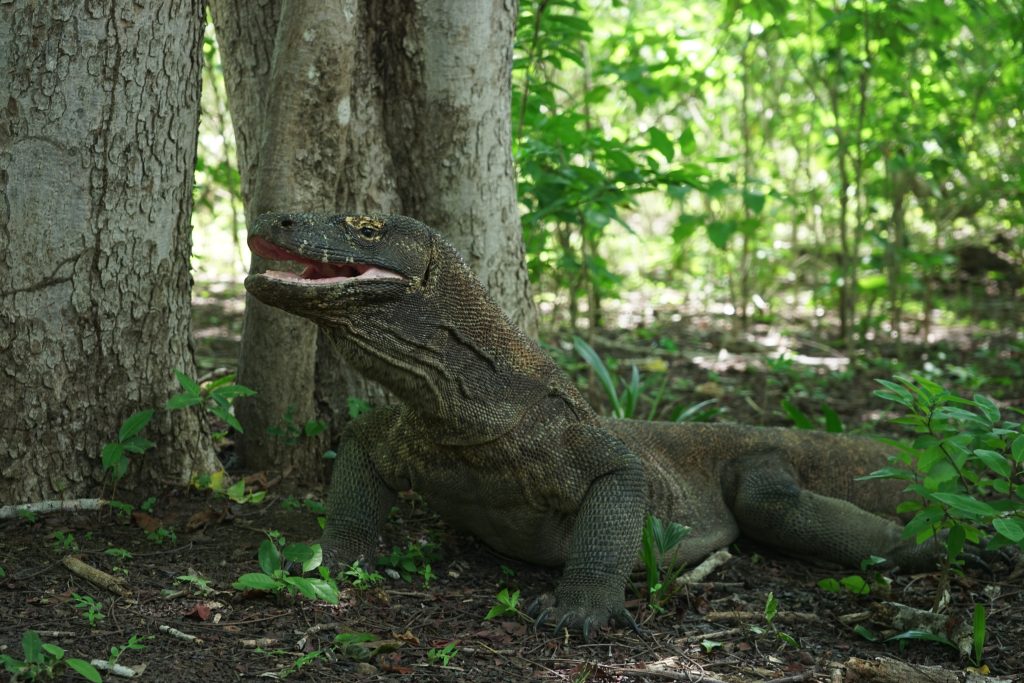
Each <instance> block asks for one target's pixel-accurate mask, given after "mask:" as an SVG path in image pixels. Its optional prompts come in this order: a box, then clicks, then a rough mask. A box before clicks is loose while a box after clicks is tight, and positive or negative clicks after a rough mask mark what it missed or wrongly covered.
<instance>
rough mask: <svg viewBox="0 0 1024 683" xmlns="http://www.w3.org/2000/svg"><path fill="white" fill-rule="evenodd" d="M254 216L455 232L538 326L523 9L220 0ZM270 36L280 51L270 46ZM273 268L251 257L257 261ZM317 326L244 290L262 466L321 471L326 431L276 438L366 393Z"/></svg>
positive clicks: (246, 348)
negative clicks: (515, 154)
mask: <svg viewBox="0 0 1024 683" xmlns="http://www.w3.org/2000/svg"><path fill="white" fill-rule="evenodd" d="M211 9H212V11H213V17H214V24H215V25H216V27H217V35H218V39H219V40H220V44H221V56H222V60H223V64H224V70H225V83H226V85H227V90H228V99H229V105H230V108H231V112H232V118H233V120H234V125H235V130H236V132H237V136H238V142H239V144H238V146H239V158H240V165H241V173H242V178H243V197H244V200H245V203H246V212H247V215H248V217H249V219H250V220H251V219H253V218H254V217H255V216H256V215H258V214H259V213H261V212H263V211H268V210H275V211H288V210H304V211H337V212H359V211H380V212H385V213H402V214H406V215H410V216H413V217H416V218H418V219H420V220H422V221H424V222H426V223H428V224H429V225H432V226H433V227H435V228H437V229H439V230H441V231H443V232H445V233H447V235H448V236H449V237H450V238H451V239H452V241H453V242H454V243H455V245H456V246H457V247H458V248H459V249H460V251H461V252H462V254H463V256H465V257H466V259H467V261H468V262H469V263H470V265H471V266H472V267H473V268H474V269H475V270H476V271H477V273H478V274H479V275H480V276H481V279H482V280H483V282H484V283H485V285H486V286H487V287H488V289H489V291H490V292H491V294H492V295H494V297H495V298H496V299H497V300H498V302H499V303H500V304H501V305H502V306H503V307H504V309H505V310H506V311H507V312H508V313H509V315H510V316H511V317H512V318H513V319H514V320H516V321H517V322H520V323H521V324H523V325H524V326H525V327H526V328H527V330H529V331H530V332H534V331H535V329H536V315H535V311H534V309H533V305H532V301H531V299H530V297H529V283H528V279H527V273H526V268H525V265H524V261H523V244H522V235H521V228H520V223H519V213H518V210H517V205H516V184H515V173H514V169H513V165H512V158H511V123H510V121H511V118H510V117H511V114H510V93H509V88H510V73H511V68H512V41H513V36H514V31H515V16H516V11H517V9H518V8H517V3H515V2H511V3H504V2H498V1H497V0H484V1H481V0H459V1H456V2H445V1H443V0H427V1H425V2H409V1H408V0H388V1H383V2H382V1H380V0H377V1H374V0H338V1H337V2H331V3H300V2H290V1H289V0H280V1H278V0H265V1H264V2H260V3H253V2H251V1H248V0H214V1H213V2H212V4H211ZM271 43H272V45H273V47H272V48H270V47H269V45H270V44H271ZM266 265H267V264H265V263H262V262H261V260H260V259H254V260H253V265H252V269H253V270H256V271H258V270H262V269H264V268H265V267H266ZM316 336H317V333H316V330H315V328H314V327H313V326H312V325H311V324H310V323H306V322H304V321H300V320H298V319H296V318H293V317H291V316H288V315H287V314H285V313H282V312H280V311H278V310H276V309H268V308H266V307H264V306H263V305H261V304H259V303H258V302H256V301H255V300H253V299H252V298H251V297H249V298H247V304H246V320H245V325H244V331H243V339H242V352H241V357H240V361H239V381H240V382H241V383H243V384H245V385H247V386H250V387H252V388H253V389H256V390H257V392H259V395H260V397H261V398H260V400H258V401H253V402H251V403H250V404H249V405H248V406H247V407H246V408H244V409H240V411H239V418H240V419H241V420H242V423H243V425H244V426H245V428H246V432H245V435H244V437H243V438H242V440H241V441H240V443H239V446H240V450H241V451H242V454H243V456H244V457H245V459H246V462H247V463H248V464H250V465H251V466H253V467H256V468H263V467H273V468H284V469H289V468H291V469H295V470H297V471H299V472H306V473H307V474H314V473H316V472H318V471H319V468H318V467H317V466H316V462H317V459H318V458H319V456H320V453H321V451H322V449H323V446H324V443H323V441H317V440H309V441H307V442H306V443H303V444H299V445H296V444H295V443H294V442H292V443H287V442H285V441H283V440H281V439H274V438H271V437H268V436H267V432H266V429H267V427H272V426H274V425H276V424H278V423H279V422H280V420H281V416H282V415H284V414H285V413H286V411H289V410H290V411H291V413H292V414H293V416H294V420H295V421H296V422H297V423H299V424H302V423H304V422H305V421H307V420H310V419H314V418H320V419H325V420H327V421H328V422H329V423H331V425H332V426H333V427H335V428H337V427H339V426H340V423H342V422H343V421H344V420H345V418H346V401H345V399H346V397H347V396H349V395H365V394H366V393H367V392H368V391H369V392H371V393H373V390H372V389H368V388H367V387H366V386H365V385H364V383H363V382H362V380H361V379H359V378H358V377H355V376H353V375H352V374H351V373H349V372H348V371H347V370H346V369H345V368H344V367H343V366H342V364H341V362H340V361H339V360H338V358H337V356H336V354H335V353H334V351H333V349H332V348H331V347H330V345H329V342H327V340H326V339H325V340H322V342H321V343H317V342H316V341H315V340H314V337H316Z"/></svg>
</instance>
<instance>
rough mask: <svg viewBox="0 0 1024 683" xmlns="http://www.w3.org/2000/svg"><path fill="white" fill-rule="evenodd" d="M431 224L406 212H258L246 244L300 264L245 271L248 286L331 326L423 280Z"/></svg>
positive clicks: (422, 283)
mask: <svg viewBox="0 0 1024 683" xmlns="http://www.w3.org/2000/svg"><path fill="white" fill-rule="evenodd" d="M432 233H433V231H432V230H430V228H428V227H427V226H425V225H423V224H422V223H419V222H418V221H414V220H412V219H411V218H405V217H401V216H399V217H388V216H363V215H359V216H344V215H321V214H307V213H295V214H281V213H268V214H263V215H261V216H260V217H259V218H257V219H256V223H255V225H253V226H252V230H251V231H250V233H249V248H250V249H251V250H252V252H253V253H254V254H257V255H258V256H262V257H263V258H265V259H269V260H271V261H290V262H295V263H298V264H301V265H302V266H303V269H302V271H301V272H294V271H282V270H267V271H266V272H264V273H258V274H253V275H250V276H249V277H248V278H246V280H245V287H246V289H247V290H248V291H249V292H250V293H252V294H253V295H254V296H255V297H256V298H257V299H259V300H260V301H262V302H263V303H266V304H269V305H271V306H276V307H278V308H283V309H284V310H286V311H288V312H290V313H294V314H295V315H301V316H302V317H304V318H309V319H310V320H312V321H313V322H315V323H317V324H319V325H322V326H324V327H335V326H337V325H340V324H342V323H343V322H344V321H345V320H346V319H347V318H350V317H351V315H352V314H353V313H355V312H356V309H358V308H359V307H361V306H364V305H367V304H371V303H373V302H374V300H377V301H381V300H387V299H398V298H400V297H402V296H403V295H409V294H414V293H415V292H416V291H417V290H422V289H423V288H424V287H425V286H426V285H427V282H426V279H427V274H428V270H429V268H430V262H431V254H432V251H433V249H434V245H433V242H434V237H435V235H434V234H432Z"/></svg>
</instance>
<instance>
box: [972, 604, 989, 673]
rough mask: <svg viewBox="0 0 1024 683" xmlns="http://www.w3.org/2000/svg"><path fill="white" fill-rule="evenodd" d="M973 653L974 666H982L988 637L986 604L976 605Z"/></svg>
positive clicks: (973, 622)
mask: <svg viewBox="0 0 1024 683" xmlns="http://www.w3.org/2000/svg"><path fill="white" fill-rule="evenodd" d="M971 634H972V636H973V638H972V643H971V655H972V656H973V658H974V666H981V659H982V655H983V654H984V652H985V637H986V635H987V634H986V614H985V606H984V605H975V606H974V615H973V618H972V620H971Z"/></svg>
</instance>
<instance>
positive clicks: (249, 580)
mask: <svg viewBox="0 0 1024 683" xmlns="http://www.w3.org/2000/svg"><path fill="white" fill-rule="evenodd" d="M231 586H232V588H235V589H237V590H257V591H276V590H280V588H281V582H280V581H278V580H277V579H275V578H274V577H273V576H267V575H266V574H261V573H259V572H250V573H248V574H242V575H241V576H239V577H238V581H235V582H234V583H233V584H231Z"/></svg>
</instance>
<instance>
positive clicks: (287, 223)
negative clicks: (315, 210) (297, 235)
mask: <svg viewBox="0 0 1024 683" xmlns="http://www.w3.org/2000/svg"><path fill="white" fill-rule="evenodd" d="M293 225H294V223H293V222H292V219H291V218H285V219H283V220H282V221H281V227H282V228H290V227H292V226H293Z"/></svg>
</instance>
